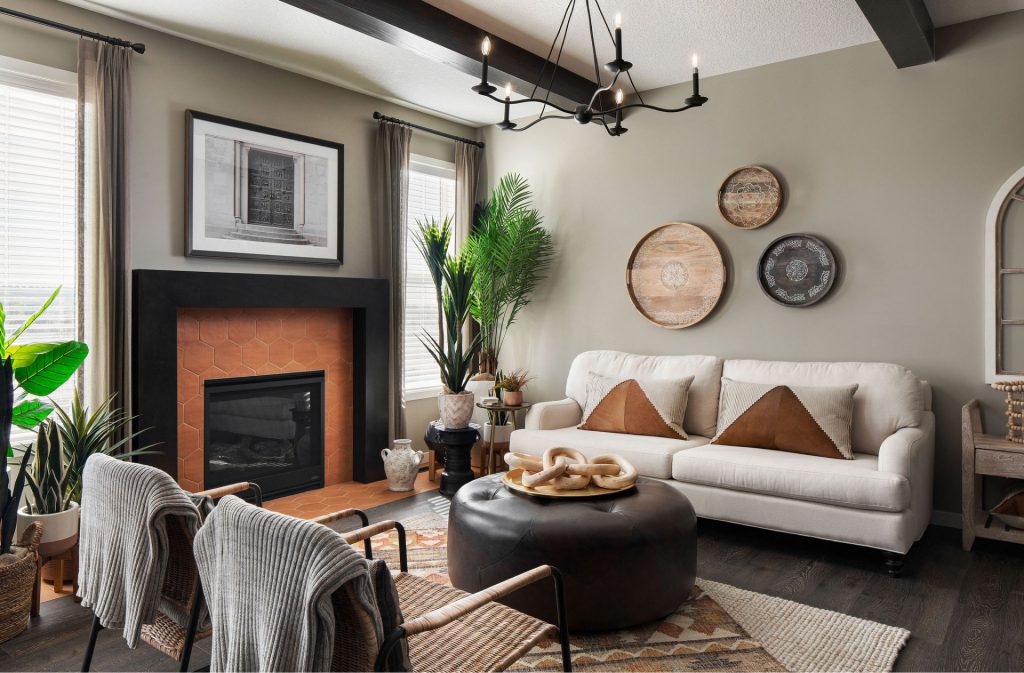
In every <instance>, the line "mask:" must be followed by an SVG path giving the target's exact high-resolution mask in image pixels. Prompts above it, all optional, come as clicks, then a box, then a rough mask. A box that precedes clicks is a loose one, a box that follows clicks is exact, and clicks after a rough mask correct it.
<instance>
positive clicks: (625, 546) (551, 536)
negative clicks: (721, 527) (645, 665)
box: [448, 474, 697, 631]
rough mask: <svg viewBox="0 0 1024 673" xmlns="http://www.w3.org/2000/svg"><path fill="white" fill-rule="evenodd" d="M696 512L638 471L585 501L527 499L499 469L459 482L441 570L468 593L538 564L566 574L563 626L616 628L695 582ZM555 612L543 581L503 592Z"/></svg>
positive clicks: (658, 608)
mask: <svg viewBox="0 0 1024 673" xmlns="http://www.w3.org/2000/svg"><path fill="white" fill-rule="evenodd" d="M696 526H697V517H696V516H695V515H694V512H693V506H692V505H691V504H690V501H689V500H687V499H686V496H684V495H683V494H682V493H680V492H679V491H677V490H676V489H674V488H672V487H671V486H668V485H667V484H663V483H661V482H659V481H655V480H651V479H640V480H639V481H638V482H637V488H636V489H635V490H633V491H631V492H629V493H624V494H621V495H610V496H607V497H603V498H598V499H593V500H573V499H568V498H567V499H564V500H557V499H547V498H544V499H542V498H534V497H532V496H529V495H524V494H520V493H515V492H512V491H509V490H508V489H506V488H505V486H504V485H503V484H502V483H501V475H500V474H496V475H492V476H490V477H484V478H482V479H477V480H475V481H472V482H470V483H469V484H466V485H465V486H463V487H462V488H461V489H459V492H458V493H456V494H455V498H454V499H453V500H452V507H451V514H450V515H449V521H448V574H449V576H450V578H451V581H452V584H453V585H455V586H456V587H457V588H459V589H462V590H464V591H469V592H474V591H479V590H481V589H485V588H487V587H489V586H491V585H493V584H495V583H497V582H500V581H502V580H506V579H508V578H510V577H513V576H514V575H517V574H519V573H521V572H523V571H526V570H529V569H531V568H534V567H536V566H539V565H545V564H547V565H553V566H555V567H556V568H558V569H559V570H561V571H562V574H563V576H564V577H565V598H566V612H567V616H568V621H569V629H570V631H605V630H612V629H623V628H628V627H631V626H636V625H638V624H643V623H645V622H650V621H654V620H656V619H661V618H663V617H665V616H667V615H669V614H671V613H672V612H674V611H675V610H676V609H677V608H678V607H679V606H680V605H682V603H683V601H685V600H686V598H687V596H688V594H689V593H690V589H692V588H693V583H694V579H695V578H696V571H697V534H696ZM502 602H503V603H504V604H506V605H508V606H510V607H513V608H516V609H517V610H521V611H523V612H525V613H527V614H530V615H533V616H534V617H537V618H539V619H543V620H545V621H547V622H549V623H552V624H554V623H556V621H555V590H554V586H553V583H552V582H550V581H541V582H537V583H535V584H532V585H530V586H528V587H526V588H525V589H520V590H519V591H516V592H514V593H512V594H511V595H509V596H507V597H506V598H504V599H502Z"/></svg>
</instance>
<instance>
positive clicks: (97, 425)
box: [52, 390, 156, 502]
mask: <svg viewBox="0 0 1024 673" xmlns="http://www.w3.org/2000/svg"><path fill="white" fill-rule="evenodd" d="M116 397H117V396H116V395H111V396H110V397H109V398H107V399H106V400H104V401H103V402H102V403H100V405H99V406H98V407H96V410H95V411H90V410H89V408H88V407H87V406H85V405H84V404H83V403H82V400H81V397H80V396H79V394H78V391H77V390H76V391H75V393H74V397H73V398H72V400H71V407H70V408H68V409H64V408H63V407H61V406H60V405H59V404H56V403H54V405H53V406H54V414H53V419H52V420H53V424H54V425H55V426H56V427H57V432H58V434H59V435H60V440H61V444H62V445H63V447H64V461H65V464H66V465H67V474H68V483H67V488H68V493H69V495H70V498H71V500H73V501H75V502H82V471H83V470H85V461H86V460H88V459H89V456H92V455H94V454H97V453H102V454H104V455H107V456H110V457H112V458H117V459H119V460H127V459H129V458H132V457H134V456H141V455H143V454H147V453H150V449H152V448H153V447H154V446H156V444H149V445H147V446H144V447H142V448H140V449H133V450H129V447H130V446H131V443H132V441H133V440H134V439H135V438H136V437H138V436H139V435H141V434H142V433H143V432H145V429H143V430H139V431H137V432H124V433H122V430H123V429H124V430H126V429H127V428H128V427H129V426H130V425H131V423H132V421H134V420H135V418H136V417H135V416H129V415H128V414H126V413H125V412H123V411H122V410H120V409H117V408H115V407H114V406H113V404H114V400H115V399H116Z"/></svg>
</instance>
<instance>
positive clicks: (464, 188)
mask: <svg viewBox="0 0 1024 673" xmlns="http://www.w3.org/2000/svg"><path fill="white" fill-rule="evenodd" d="M482 154H483V148H480V147H477V146H476V145H470V144H469V143H464V142H456V143H455V245H456V248H457V247H458V246H460V245H461V244H462V242H463V241H465V240H466V239H467V238H469V234H470V233H471V232H472V231H473V206H474V205H475V204H476V188H477V183H478V182H479V181H480V155H482Z"/></svg>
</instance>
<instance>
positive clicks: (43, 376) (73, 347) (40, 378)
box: [14, 341, 89, 395]
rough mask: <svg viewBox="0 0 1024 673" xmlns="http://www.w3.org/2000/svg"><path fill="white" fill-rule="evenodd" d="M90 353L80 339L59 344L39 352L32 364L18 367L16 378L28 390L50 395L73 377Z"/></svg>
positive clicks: (15, 373) (34, 393)
mask: <svg viewBox="0 0 1024 673" xmlns="http://www.w3.org/2000/svg"><path fill="white" fill-rule="evenodd" d="M88 354H89V347H88V346H86V345H85V344H84V343H81V342H80V341H67V342H64V343H62V344H57V345H56V346H55V347H54V348H52V349H51V350H48V351H46V352H45V353H39V354H37V356H36V358H35V359H34V360H33V361H32V362H31V363H30V364H28V365H25V366H24V367H19V368H16V369H15V370H14V378H16V379H17V380H18V383H19V384H20V386H21V388H22V390H24V391H26V392H29V393H32V394H33V395H49V394H51V393H52V392H53V391H55V390H57V388H60V387H61V386H62V385H64V383H65V382H66V381H67V380H68V379H70V378H71V375H72V374H74V373H75V370H76V369H78V367H79V366H80V365H81V364H82V362H84V361H85V356H87V355H88Z"/></svg>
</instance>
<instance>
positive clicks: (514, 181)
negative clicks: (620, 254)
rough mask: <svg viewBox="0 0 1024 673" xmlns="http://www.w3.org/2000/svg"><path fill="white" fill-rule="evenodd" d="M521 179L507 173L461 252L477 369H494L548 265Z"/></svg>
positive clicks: (538, 220) (549, 250) (545, 235)
mask: <svg viewBox="0 0 1024 673" xmlns="http://www.w3.org/2000/svg"><path fill="white" fill-rule="evenodd" d="M532 200H533V194H532V192H531V191H530V185H529V184H528V183H527V181H526V179H525V178H523V177H522V176H521V175H519V174H517V173H509V174H508V175H505V176H504V177H503V178H501V180H500V181H499V182H498V186H497V187H496V188H495V190H494V191H493V192H492V194H491V198H490V199H489V200H488V201H487V202H486V203H484V205H483V207H481V208H480V209H479V211H478V215H477V218H476V223H475V225H474V228H473V233H472V235H471V236H470V237H469V239H468V240H467V241H466V246H465V249H466V252H467V254H468V255H469V257H470V258H471V260H472V263H473V266H474V268H475V271H476V273H475V276H474V279H473V287H472V298H471V299H472V301H471V303H470V311H471V312H472V315H473V319H474V320H475V321H476V322H477V324H478V325H479V326H480V334H481V339H482V345H481V357H480V360H481V370H483V371H486V372H489V373H491V374H493V373H494V372H495V371H497V363H498V356H499V355H500V353H501V347H502V344H503V343H504V342H505V337H506V336H507V334H508V330H509V328H510V327H511V326H512V324H513V323H515V321H516V318H518V317H519V313H520V311H522V310H523V309H524V308H526V306H527V305H528V304H529V303H530V300H531V298H532V295H533V292H534V290H536V288H537V286H538V284H539V283H540V282H541V281H542V280H543V279H544V277H545V275H544V274H545V272H546V271H547V269H548V267H549V266H550V265H551V260H552V258H553V255H554V245H553V243H552V239H551V234H550V233H549V232H548V231H547V230H546V229H544V227H543V226H542V222H543V218H542V217H541V215H540V213H539V212H538V211H537V210H536V209H535V208H533V207H532Z"/></svg>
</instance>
